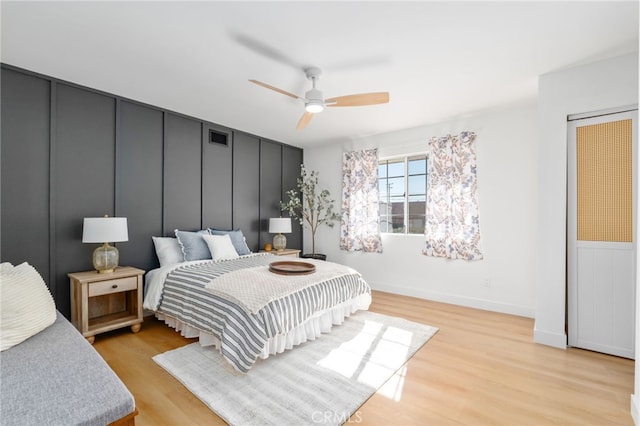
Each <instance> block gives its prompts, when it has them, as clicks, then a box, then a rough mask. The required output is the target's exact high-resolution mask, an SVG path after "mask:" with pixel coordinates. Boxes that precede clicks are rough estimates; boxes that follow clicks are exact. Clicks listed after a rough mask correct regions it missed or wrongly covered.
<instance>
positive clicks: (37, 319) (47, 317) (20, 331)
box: [0, 262, 56, 351]
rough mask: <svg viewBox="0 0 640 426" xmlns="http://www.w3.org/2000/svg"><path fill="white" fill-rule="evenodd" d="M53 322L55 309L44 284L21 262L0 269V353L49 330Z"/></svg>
mask: <svg viewBox="0 0 640 426" xmlns="http://www.w3.org/2000/svg"><path fill="white" fill-rule="evenodd" d="M55 320H56V305H55V303H54V301H53V297H51V293H49V289H48V288H47V285H46V284H45V283H44V280H43V279H42V277H41V276H40V274H39V273H38V271H36V270H35V268H34V267H33V266H31V265H29V264H28V263H27V262H24V263H22V264H20V265H18V266H13V265H11V264H10V263H3V264H2V265H1V266H0V351H4V350H5V349H9V348H11V347H13V346H15V345H17V344H18V343H21V342H23V341H25V340H27V339H28V338H29V337H31V336H33V335H35V334H37V333H39V332H41V331H42V330H44V329H45V328H47V327H49V326H50V325H51V324H53V323H54V322H55Z"/></svg>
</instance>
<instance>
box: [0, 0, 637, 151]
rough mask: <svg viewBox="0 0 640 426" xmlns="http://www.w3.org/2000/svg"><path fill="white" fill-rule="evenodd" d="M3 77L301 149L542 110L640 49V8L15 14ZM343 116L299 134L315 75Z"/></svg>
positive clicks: (476, 6) (141, 8) (313, 6)
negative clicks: (545, 102)
mask: <svg viewBox="0 0 640 426" xmlns="http://www.w3.org/2000/svg"><path fill="white" fill-rule="evenodd" d="M1 13H2V45H1V47H2V51H1V57H2V62H4V63H7V64H11V65H15V66H18V67H22V68H26V69H29V70H33V71H37V72H39V73H43V74H46V75H50V76H53V77H57V78H59V79H62V80H68V81H72V82H74V83H78V84H81V85H86V86H89V87H92V88H96V89H100V90H103V91H106V92H109V93H114V94H117V95H121V96H124V97H127V98H130V99H134V100H137V101H141V102H145V103H149V104H153V105H157V106H160V107H163V108H166V109H169V110H173V111H178V112H181V113H184V114H187V115H191V116H194V117H197V118H199V119H204V120H207V121H211V122H214V123H218V124H221V125H224V126H228V127H231V128H235V129H240V130H243V131H246V132H249V133H253V134H256V135H260V136H262V137H267V138H271V139H274V140H278V141H282V142H286V143H290V144H293V145H297V146H302V147H304V146H309V145H311V144H317V143H323V142H331V141H337V140H349V139H352V138H359V137H364V136H367V135H372V134H380V133H387V132H390V131H395V130H400V129H407V128H412V127H417V126H422V125H427V124H430V123H435V122H439V121H443V120H447V119H450V118H454V117H457V116H461V115H464V114H469V113H472V112H477V111H480V110H482V109H486V108H492V107H495V106H497V105H505V104H511V103H519V102H526V101H533V100H535V97H536V93H537V78H538V76H539V75H540V74H544V73H548V72H551V71H554V70H558V69H562V68H566V67H569V66H572V65H576V64H579V63H583V62H589V61H592V60H597V59H601V58H605V57H609V56H615V55H618V54H623V53H628V52H633V51H637V50H638V14H639V10H638V1H637V0H636V1H626V2H610V1H600V2H596V1H588V2H577V1H571V2H557V1H553V2H552V1H549V2H520V1H501V2H484V1H471V2H461V1H448V2H445V1H441V2H426V1H422V2H421V1H413V2H391V1H388V2H306V1H300V2H152V1H143V2H124V1H119V2H93V1H88V2H52V1H47V2H10V1H2V5H1ZM312 65H313V66H317V67H320V68H322V70H323V75H322V77H321V79H320V81H319V84H318V88H319V89H321V90H322V91H323V92H324V95H325V97H334V96H340V95H347V94H352V93H362V92H373V91H389V92H390V98H391V99H390V103H389V104H386V105H376V106H367V107H354V108H329V109H326V110H325V111H324V112H322V113H320V114H319V115H317V116H315V117H314V118H313V120H312V121H311V123H310V124H309V126H308V127H307V128H306V129H304V130H302V131H296V130H295V126H296V123H297V121H298V119H299V118H300V116H301V115H302V113H303V105H302V103H301V102H300V101H296V100H294V99H292V98H289V97H286V96H283V95H281V94H278V93H276V92H272V91H270V90H267V89H264V88H262V87H259V86H257V85H254V84H252V83H249V82H248V81H247V80H248V79H257V80H260V81H263V82H266V83H268V84H271V85H274V86H277V87H280V88H282V89H284V90H287V91H289V92H293V93H295V94H298V95H300V96H303V95H304V92H305V91H306V90H308V88H309V87H310V82H309V81H308V80H306V78H305V76H304V73H303V71H302V69H303V68H304V67H307V66H312Z"/></svg>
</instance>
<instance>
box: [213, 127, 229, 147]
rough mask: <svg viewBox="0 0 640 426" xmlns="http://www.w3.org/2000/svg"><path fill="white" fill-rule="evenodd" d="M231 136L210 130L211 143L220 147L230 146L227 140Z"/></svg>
mask: <svg viewBox="0 0 640 426" xmlns="http://www.w3.org/2000/svg"><path fill="white" fill-rule="evenodd" d="M228 137H229V135H227V134H226V133H222V132H216V131H215V130H209V143H212V144H218V145H225V146H226V145H228V143H227V138H228Z"/></svg>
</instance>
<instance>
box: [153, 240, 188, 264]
mask: <svg viewBox="0 0 640 426" xmlns="http://www.w3.org/2000/svg"><path fill="white" fill-rule="evenodd" d="M151 239H153V245H154V246H155V247H156V256H158V260H159V261H160V266H167V265H175V264H176V263H182V262H184V254H183V253H182V248H181V247H180V243H179V242H178V239H177V238H175V237H151Z"/></svg>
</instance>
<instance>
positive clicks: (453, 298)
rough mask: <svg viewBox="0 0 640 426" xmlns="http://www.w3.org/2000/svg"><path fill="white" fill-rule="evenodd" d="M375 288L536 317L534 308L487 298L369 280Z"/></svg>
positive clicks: (387, 291)
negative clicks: (390, 284)
mask: <svg viewBox="0 0 640 426" xmlns="http://www.w3.org/2000/svg"><path fill="white" fill-rule="evenodd" d="M368 283H369V285H370V286H371V288H372V289H374V290H379V291H384V292H386V293H394V294H400V295H403V296H411V297H417V298H420V299H427V300H433V301H435V302H442V303H450V304H453V305H460V306H466V307H468V308H475V309H482V310H484V311H492V312H500V313H503V314H510V315H517V316H521V317H527V318H534V316H535V312H534V310H533V308H530V307H527V306H520V305H512V304H508V303H501V302H495V301H492V300H486V299H477V298H473V297H464V296H458V295H454V294H447V293H439V292H434V291H428V290H419V289H414V288H407V287H396V286H389V285H385V284H383V283H376V282H372V281H368Z"/></svg>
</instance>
